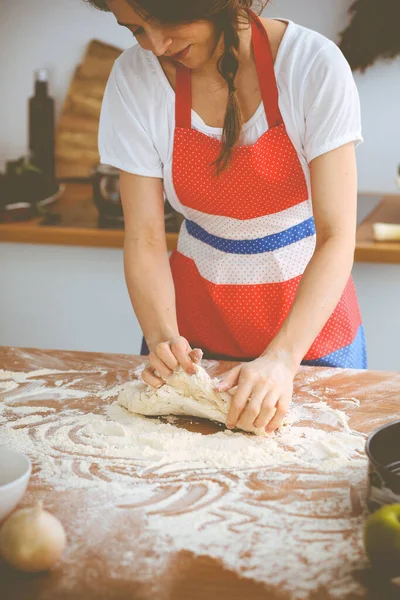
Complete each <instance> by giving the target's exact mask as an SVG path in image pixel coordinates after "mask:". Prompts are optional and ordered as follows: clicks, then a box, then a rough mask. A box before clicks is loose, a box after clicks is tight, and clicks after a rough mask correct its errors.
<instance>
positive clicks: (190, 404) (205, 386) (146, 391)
mask: <svg viewBox="0 0 400 600" xmlns="http://www.w3.org/2000/svg"><path fill="white" fill-rule="evenodd" d="M216 383H217V380H216V379H212V378H211V377H210V376H209V374H208V373H207V371H206V370H205V369H204V368H203V367H200V366H199V365H196V373H195V374H194V375H188V374H187V373H186V372H185V371H184V370H183V369H182V367H179V368H178V369H176V371H174V373H173V374H172V375H171V376H170V377H168V379H167V380H166V383H165V384H164V385H163V386H161V387H159V388H157V389H155V388H153V387H152V386H150V385H147V384H146V383H144V382H143V381H132V382H130V383H128V384H126V385H125V386H124V388H123V390H122V392H121V393H120V394H119V396H118V403H119V404H120V405H121V406H123V407H124V408H126V409H127V410H129V411H130V412H132V413H135V414H139V415H146V416H163V415H164V416H166V415H188V416H193V417H200V418H203V419H210V420H213V421H219V422H220V423H224V424H226V418H227V415H228V412H229V407H230V404H231V400H232V396H231V394H229V393H228V392H217V391H216V390H215V385H216ZM238 427H240V425H238ZM250 431H251V432H254V433H255V434H257V435H260V436H264V437H265V436H266V435H267V434H266V433H265V430H264V429H260V428H256V427H253V428H252V429H251V430H250Z"/></svg>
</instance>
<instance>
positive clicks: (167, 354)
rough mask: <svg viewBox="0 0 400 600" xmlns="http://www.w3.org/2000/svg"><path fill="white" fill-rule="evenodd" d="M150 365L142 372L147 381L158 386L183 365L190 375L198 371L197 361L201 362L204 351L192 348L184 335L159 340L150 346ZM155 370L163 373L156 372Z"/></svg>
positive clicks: (144, 379)
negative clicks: (163, 340)
mask: <svg viewBox="0 0 400 600" xmlns="http://www.w3.org/2000/svg"><path fill="white" fill-rule="evenodd" d="M149 350H150V354H149V359H148V360H149V366H148V367H146V368H145V369H144V371H143V373H142V379H143V381H144V382H145V383H148V384H149V385H151V386H153V387H155V388H158V387H160V386H161V385H163V384H164V383H165V379H167V378H168V377H169V376H170V375H172V373H173V372H174V371H175V369H177V368H178V367H179V366H181V367H182V368H183V369H184V371H186V373H187V374H188V375H194V374H195V373H196V368H195V363H200V361H201V359H202V357H203V352H202V351H201V350H200V349H198V348H196V349H194V350H193V349H192V348H191V347H190V344H189V342H188V341H187V340H186V339H185V338H184V337H182V336H176V337H172V338H170V339H169V340H167V341H166V342H159V343H158V344H156V345H155V346H153V347H150V348H149ZM155 371H157V373H159V374H160V375H161V377H158V375H156V374H155Z"/></svg>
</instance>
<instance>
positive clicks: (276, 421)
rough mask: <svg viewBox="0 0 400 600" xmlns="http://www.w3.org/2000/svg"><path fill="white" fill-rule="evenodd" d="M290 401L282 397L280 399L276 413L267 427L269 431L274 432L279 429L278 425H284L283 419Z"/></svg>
mask: <svg viewBox="0 0 400 600" xmlns="http://www.w3.org/2000/svg"><path fill="white" fill-rule="evenodd" d="M289 402H290V401H289ZM289 402H285V401H283V400H282V399H281V400H279V402H278V404H277V405H276V412H275V415H274V416H273V418H272V419H271V420H270V421H269V422H268V425H267V428H266V431H267V433H272V432H273V431H275V430H276V429H278V427H280V426H281V425H282V423H283V419H284V418H285V416H286V413H287V411H288V406H289Z"/></svg>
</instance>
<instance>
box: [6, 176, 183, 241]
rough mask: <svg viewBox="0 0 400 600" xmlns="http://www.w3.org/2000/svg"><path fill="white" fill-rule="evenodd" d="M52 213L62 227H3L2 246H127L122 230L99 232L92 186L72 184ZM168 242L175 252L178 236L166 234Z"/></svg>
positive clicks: (34, 223) (37, 221)
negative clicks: (55, 215) (16, 244)
mask: <svg viewBox="0 0 400 600" xmlns="http://www.w3.org/2000/svg"><path fill="white" fill-rule="evenodd" d="M49 212H50V213H53V214H60V215H61V222H60V224H59V225H42V224H41V223H42V222H43V218H42V217H40V218H36V219H32V220H30V221H23V222H20V223H9V224H8V223H7V224H0V242H19V243H25V244H56V245H60V246H91V247H97V248H122V247H123V245H124V230H123V229H122V228H121V229H119V228H118V229H102V228H99V226H98V219H99V217H98V212H97V208H96V206H95V204H94V202H93V200H92V188H91V186H90V185H89V184H82V183H73V184H68V185H67V186H66V190H65V192H64V193H63V194H62V196H61V197H60V199H59V200H58V201H57V202H56V203H55V204H54V205H52V207H51V209H50V211H49ZM166 239H167V246H168V250H173V249H174V248H175V247H176V243H177V240H178V234H177V233H166Z"/></svg>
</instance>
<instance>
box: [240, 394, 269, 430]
mask: <svg viewBox="0 0 400 600" xmlns="http://www.w3.org/2000/svg"><path fill="white" fill-rule="evenodd" d="M267 389H268V388H267V387H266V385H265V384H259V385H258V386H256V387H254V388H253V389H252V390H251V394H250V398H249V400H248V402H247V404H246V406H245V408H244V410H243V412H242V414H241V416H240V419H239V421H238V426H239V427H241V428H242V429H246V430H248V431H250V430H251V429H253V427H254V422H255V420H256V419H257V418H258V416H259V414H260V410H261V406H262V403H263V400H264V398H265V395H266V393H267Z"/></svg>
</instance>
